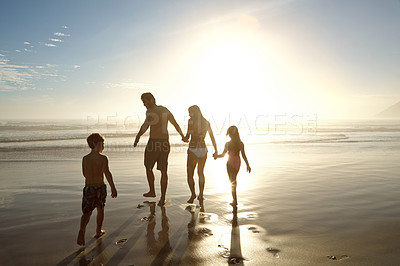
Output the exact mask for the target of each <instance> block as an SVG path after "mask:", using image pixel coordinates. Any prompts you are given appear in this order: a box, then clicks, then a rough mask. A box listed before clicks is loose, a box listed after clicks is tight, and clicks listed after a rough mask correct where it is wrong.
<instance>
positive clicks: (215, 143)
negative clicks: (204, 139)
mask: <svg viewBox="0 0 400 266" xmlns="http://www.w3.org/2000/svg"><path fill="white" fill-rule="evenodd" d="M208 134H209V135H210V139H211V142H212V145H213V147H214V155H217V154H218V149H217V142H215V138H214V134H213V131H212V129H211V125H210V122H208ZM214 155H213V156H214Z"/></svg>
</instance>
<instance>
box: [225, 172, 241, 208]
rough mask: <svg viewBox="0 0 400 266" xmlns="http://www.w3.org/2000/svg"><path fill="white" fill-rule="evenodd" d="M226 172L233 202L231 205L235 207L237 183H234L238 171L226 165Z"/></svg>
mask: <svg viewBox="0 0 400 266" xmlns="http://www.w3.org/2000/svg"><path fill="white" fill-rule="evenodd" d="M226 168H227V171H228V176H229V181H231V190H232V198H233V202H232V205H233V206H236V205H237V195H236V187H237V182H236V177H237V174H238V172H239V171H238V170H236V169H234V168H232V167H230V166H229V165H227V167H226Z"/></svg>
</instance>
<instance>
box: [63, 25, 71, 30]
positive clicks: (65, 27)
mask: <svg viewBox="0 0 400 266" xmlns="http://www.w3.org/2000/svg"><path fill="white" fill-rule="evenodd" d="M61 28H63V29H69V27H68V26H67V25H64V26H61Z"/></svg>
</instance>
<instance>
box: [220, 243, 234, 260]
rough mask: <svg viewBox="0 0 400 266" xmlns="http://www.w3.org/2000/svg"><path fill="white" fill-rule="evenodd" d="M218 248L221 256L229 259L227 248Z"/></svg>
mask: <svg viewBox="0 0 400 266" xmlns="http://www.w3.org/2000/svg"><path fill="white" fill-rule="evenodd" d="M218 247H219V248H222V251H221V256H222V257H224V258H229V256H230V255H231V253H230V251H229V248H227V247H225V246H224V245H218Z"/></svg>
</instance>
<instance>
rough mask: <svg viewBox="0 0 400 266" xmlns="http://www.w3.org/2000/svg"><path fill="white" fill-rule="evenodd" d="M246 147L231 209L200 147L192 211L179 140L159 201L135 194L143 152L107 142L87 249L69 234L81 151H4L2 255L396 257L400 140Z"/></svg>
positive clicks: (236, 259) (302, 261) (178, 261)
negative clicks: (103, 191) (102, 197)
mask: <svg viewBox="0 0 400 266" xmlns="http://www.w3.org/2000/svg"><path fill="white" fill-rule="evenodd" d="M246 148H247V154H248V158H249V161H250V163H251V166H252V169H253V171H252V173H251V174H247V173H245V171H244V170H245V169H244V167H242V169H241V171H240V173H239V176H238V180H239V181H238V182H239V183H238V186H239V191H238V198H239V206H238V208H237V210H234V209H233V208H232V206H230V205H229V202H230V201H231V195H230V191H229V183H228V182H227V180H228V177H227V175H226V173H225V160H218V161H214V160H212V158H211V157H209V159H208V161H207V164H206V171H205V174H206V190H205V197H206V200H205V201H204V209H205V210H204V212H201V211H200V208H199V206H196V205H195V204H194V205H190V204H187V203H186V201H187V199H188V198H189V194H190V193H189V189H188V187H187V184H186V169H185V160H186V153H185V151H182V150H181V149H180V150H178V149H175V150H174V149H172V152H171V155H170V165H169V187H168V192H167V204H166V206H165V207H159V206H156V204H155V203H156V200H157V198H156V199H154V200H153V199H148V198H143V197H142V194H143V193H144V192H146V191H147V182H146V178H145V175H144V168H143V166H142V153H140V152H139V151H130V150H129V151H123V152H121V151H107V147H106V150H105V152H104V153H105V154H107V155H108V156H109V159H110V167H111V171H112V173H113V175H114V178H115V183H116V186H117V189H118V198H116V199H112V198H111V197H110V196H108V197H107V203H106V215H105V221H104V229H105V230H106V231H107V233H106V235H105V236H103V237H101V238H100V239H95V238H93V235H94V234H95V213H94V215H92V218H91V221H90V223H89V225H88V227H87V232H86V246H85V247H84V248H81V247H79V246H77V245H76V237H77V233H78V229H79V219H80V215H81V211H80V204H81V193H82V192H81V191H82V185H83V183H84V180H83V177H82V175H81V164H80V158H81V157H82V155H83V154H84V153H85V152H86V151H84V150H76V151H68V152H67V153H63V152H62V151H59V153H58V152H54V151H53V152H52V153H56V154H55V155H54V154H51V156H49V153H46V151H40V152H38V154H36V155H35V154H33V153H31V155H30V157H28V156H27V155H26V154H19V153H18V152H14V153H12V154H11V153H9V154H7V155H4V154H3V155H1V156H2V157H1V159H2V160H1V161H0V165H1V169H2V172H1V174H0V178H1V182H2V186H1V189H0V218H1V219H0V233H1V238H0V243H1V247H2V249H1V250H0V265H89V264H91V265H101V264H103V265H227V264H228V263H231V264H235V263H236V264H239V265H335V264H337V265H397V264H399V263H400V255H399V254H400V197H399V196H398V191H400V180H399V179H398V173H399V172H400V171H399V170H400V165H399V164H398V163H397V161H396V159H395V158H399V155H400V154H399V152H398V149H393V150H391V151H390V150H389V151H388V149H380V148H379V147H372V148H371V151H370V152H364V153H363V154H362V156H359V155H360V153H359V151H360V146H358V144H357V145H356V144H355V145H353V146H350V147H349V146H347V148H346V150H340V147H337V146H335V145H330V144H324V145H320V146H318V145H313V146H309V147H308V148H307V147H306V148H305V147H304V146H302V147H301V148H300V147H297V146H292V147H288V146H287V145H286V146H283V145H282V146H280V145H257V146H256V145H249V146H248V147H246ZM338 149H339V150H338ZM363 150H364V151H365V149H364V148H363ZM260 154H262V156H260ZM209 156H210V155H209ZM5 157H7V158H8V159H7V160H6V159H5ZM41 158H43V159H41ZM51 158H53V160H52V159H51ZM196 184H197V182H196ZM227 184H228V185H227ZM156 190H157V192H158V193H159V191H160V190H159V174H158V173H157V174H156ZM108 192H109V193H110V191H109V190H108ZM195 203H198V201H197V200H196V201H195Z"/></svg>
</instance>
